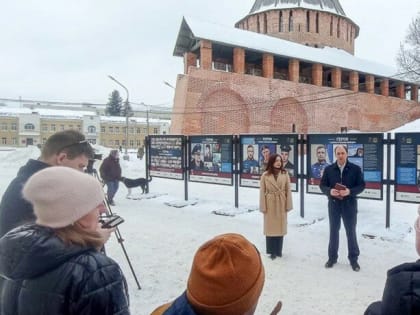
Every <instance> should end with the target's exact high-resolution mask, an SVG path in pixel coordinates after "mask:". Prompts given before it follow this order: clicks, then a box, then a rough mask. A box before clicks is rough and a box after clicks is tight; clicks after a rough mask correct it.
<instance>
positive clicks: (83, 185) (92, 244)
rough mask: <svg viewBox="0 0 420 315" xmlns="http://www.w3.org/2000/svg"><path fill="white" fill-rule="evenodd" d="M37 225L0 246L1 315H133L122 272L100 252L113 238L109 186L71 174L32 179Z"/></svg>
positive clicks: (29, 190) (48, 172)
mask: <svg viewBox="0 0 420 315" xmlns="http://www.w3.org/2000/svg"><path fill="white" fill-rule="evenodd" d="M22 194H23V198H24V199H25V200H27V201H28V202H30V203H31V205H32V206H33V209H34V214H35V216H36V221H35V223H29V224H26V225H22V226H20V227H17V228H15V229H13V230H11V231H9V232H8V233H6V234H5V235H4V236H3V237H2V238H0V292H2V294H1V305H0V314H101V315H114V314H120V315H129V314H130V311H129V301H128V290H127V284H126V281H125V277H124V275H123V273H122V271H121V269H120V267H119V265H118V264H117V263H116V262H115V261H113V260H112V259H111V258H109V257H107V256H105V255H104V254H103V253H101V252H100V251H99V249H100V248H101V247H102V246H103V245H104V243H105V242H106V240H107V237H109V234H108V233H103V231H102V230H103V228H102V226H101V224H99V216H100V214H101V213H103V212H105V206H104V198H105V195H104V192H103V188H102V185H101V184H100V183H99V181H98V180H96V179H95V178H94V177H93V176H90V175H88V174H85V173H83V172H80V171H77V170H74V169H72V168H70V167H63V166H51V167H47V168H44V169H43V170H40V171H38V172H36V173H35V174H34V175H32V176H31V177H30V178H29V180H28V181H27V182H26V183H25V185H24V187H23V190H22Z"/></svg>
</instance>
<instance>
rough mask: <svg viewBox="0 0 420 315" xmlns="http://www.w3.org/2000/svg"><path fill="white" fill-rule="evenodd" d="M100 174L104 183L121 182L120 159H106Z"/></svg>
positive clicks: (111, 157) (109, 157)
mask: <svg viewBox="0 0 420 315" xmlns="http://www.w3.org/2000/svg"><path fill="white" fill-rule="evenodd" d="M99 173H100V175H101V178H102V179H103V180H104V182H109V181H114V180H120V178H121V166H120V162H119V159H116V158H114V157H113V156H108V157H107V158H105V159H104V160H103V162H102V164H101V166H100V167H99Z"/></svg>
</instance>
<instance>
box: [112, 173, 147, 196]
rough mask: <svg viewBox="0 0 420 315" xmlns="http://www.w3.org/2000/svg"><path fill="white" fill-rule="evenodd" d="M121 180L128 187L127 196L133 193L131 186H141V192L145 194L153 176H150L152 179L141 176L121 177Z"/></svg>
mask: <svg viewBox="0 0 420 315" xmlns="http://www.w3.org/2000/svg"><path fill="white" fill-rule="evenodd" d="M120 181H122V182H123V184H124V185H125V187H127V189H128V194H127V197H128V196H130V195H131V188H135V187H141V193H142V194H144V190H145V189H146V185H147V184H148V183H150V182H151V181H152V177H151V176H150V179H149V180H147V179H146V178H143V177H140V178H134V179H131V178H126V177H121V178H120Z"/></svg>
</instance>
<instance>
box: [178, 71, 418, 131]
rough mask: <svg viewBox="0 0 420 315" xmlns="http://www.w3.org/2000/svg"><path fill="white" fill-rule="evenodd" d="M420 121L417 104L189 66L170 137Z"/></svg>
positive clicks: (386, 126)
mask: <svg viewBox="0 0 420 315" xmlns="http://www.w3.org/2000/svg"><path fill="white" fill-rule="evenodd" d="M417 118H420V105H419V103H418V102H415V101H408V100H404V99H399V98H397V97H385V96H381V95H377V94H369V93H354V92H352V91H350V90H344V89H334V88H330V87H319V86H315V85H311V84H303V83H297V82H291V81H287V80H278V79H267V78H263V77H257V76H252V75H242V74H235V73H228V72H218V71H209V70H203V69H197V68H194V67H190V68H189V69H188V75H180V76H178V82H177V89H176V93H175V104H174V109H173V117H172V125H171V133H172V134H186V135H192V134H239V133H276V132H278V133H280V132H281V133H286V132H291V130H292V129H291V128H292V127H291V126H292V124H295V125H296V132H298V133H306V132H310V133H316V132H339V131H340V127H345V126H347V127H348V128H349V130H350V129H358V130H360V131H362V132H381V131H387V130H390V129H393V128H396V127H398V126H401V125H402V124H404V123H407V122H409V121H411V120H414V119H417Z"/></svg>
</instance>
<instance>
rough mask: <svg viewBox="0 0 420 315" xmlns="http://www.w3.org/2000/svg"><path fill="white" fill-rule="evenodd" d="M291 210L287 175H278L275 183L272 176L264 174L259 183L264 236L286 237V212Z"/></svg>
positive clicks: (291, 203) (291, 204)
mask: <svg viewBox="0 0 420 315" xmlns="http://www.w3.org/2000/svg"><path fill="white" fill-rule="evenodd" d="M292 208H293V201H292V193H291V191H290V178H289V174H288V173H287V172H286V173H284V174H282V173H280V174H279V175H278V177H277V181H276V180H275V179H274V175H272V174H268V173H267V172H265V173H264V174H263V175H262V176H261V181H260V211H261V212H262V213H264V235H265V236H283V235H286V234H287V212H288V211H290V210H292Z"/></svg>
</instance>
